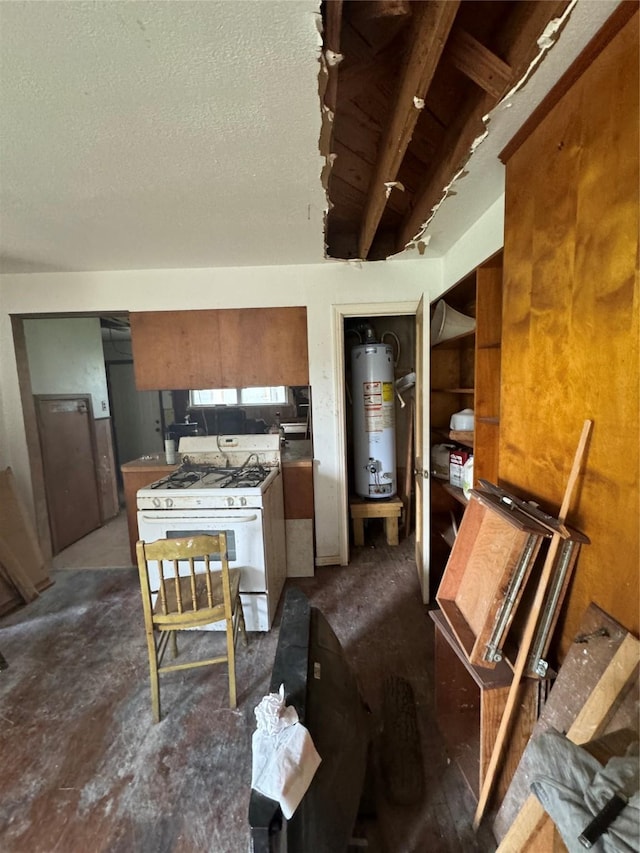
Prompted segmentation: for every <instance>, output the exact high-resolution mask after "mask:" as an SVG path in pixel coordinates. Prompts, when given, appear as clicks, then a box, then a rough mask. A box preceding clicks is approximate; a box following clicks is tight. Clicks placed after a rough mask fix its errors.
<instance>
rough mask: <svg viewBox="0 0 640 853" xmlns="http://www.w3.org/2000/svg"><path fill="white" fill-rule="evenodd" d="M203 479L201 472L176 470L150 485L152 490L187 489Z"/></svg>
mask: <svg viewBox="0 0 640 853" xmlns="http://www.w3.org/2000/svg"><path fill="white" fill-rule="evenodd" d="M203 477H204V473H203V472H197V471H186V470H183V469H182V468H178V470H177V471H172V472H171V474H168V475H167V476H166V477H163V478H162V479H161V480H158V481H157V482H155V483H152V484H151V486H150V488H152V489H187V488H188V487H189V486H191V485H192V484H193V483H197V482H198V480H201V479H202V478H203Z"/></svg>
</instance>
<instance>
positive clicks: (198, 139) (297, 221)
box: [0, 0, 326, 272]
mask: <svg viewBox="0 0 640 853" xmlns="http://www.w3.org/2000/svg"><path fill="white" fill-rule="evenodd" d="M318 21H319V3H317V2H312V1H310V0H285V2H270V0H269V2H114V0H109V2H97V3H93V2H68V0H65V2H44V3H43V2H32V0H28V2H6V0H3V2H1V3H0V33H1V35H0V39H1V42H0V50H1V63H2V65H1V68H0V71H1V73H0V114H1V116H2V119H1V127H0V169H1V172H0V192H1V196H0V214H1V220H0V226H1V233H2V237H1V240H2V243H1V250H2V256H3V260H2V267H1V269H2V270H3V271H5V272H6V271H11V270H15V271H21V270H23V269H33V268H38V269H63V270H87V269H88V270H96V269H111V268H119V269H136V268H167V267H176V268H180V267H209V266H225V265H243V264H278V263H283V262H284V263H304V262H307V263H309V262H314V261H321V260H322V258H323V254H324V242H323V217H324V210H325V206H326V200H325V194H324V190H323V189H322V184H321V181H320V173H321V169H322V160H321V158H320V154H319V150H318V138H319V134H320V123H321V115H320V106H319V100H318V71H319V64H318V53H319V48H320V37H319V33H318Z"/></svg>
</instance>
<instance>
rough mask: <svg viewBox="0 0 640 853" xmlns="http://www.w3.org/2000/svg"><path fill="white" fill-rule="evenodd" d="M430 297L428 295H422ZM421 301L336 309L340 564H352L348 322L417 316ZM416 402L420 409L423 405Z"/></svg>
mask: <svg viewBox="0 0 640 853" xmlns="http://www.w3.org/2000/svg"><path fill="white" fill-rule="evenodd" d="M422 296H424V297H425V298H428V294H427V293H425V294H422ZM419 304H420V298H418V299H412V300H408V301H403V302H355V303H349V304H344V305H334V306H333V324H332V334H333V356H334V369H335V376H334V384H335V389H336V412H337V416H338V435H337V456H338V466H337V467H338V491H339V493H340V497H341V503H342V512H341V513H340V514H339V516H338V524H339V529H338V542H339V549H340V552H339V556H340V565H342V566H346V565H348V563H349V522H350V518H349V488H348V483H349V478H348V472H347V430H346V424H347V412H346V407H345V396H346V387H345V386H346V382H345V370H346V366H345V361H344V321H345V320H346V319H348V318H350V317H399V316H413V317H415V315H416V312H417V310H418V306H419ZM422 402H423V401H422V400H416V407H417V406H421V405H422Z"/></svg>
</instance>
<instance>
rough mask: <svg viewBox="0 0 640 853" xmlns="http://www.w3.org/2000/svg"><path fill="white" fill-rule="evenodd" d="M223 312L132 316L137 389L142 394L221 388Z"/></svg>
mask: <svg viewBox="0 0 640 853" xmlns="http://www.w3.org/2000/svg"><path fill="white" fill-rule="evenodd" d="M220 313H221V312H220V311H145V312H141V313H135V314H130V322H131V346H132V352H133V370H134V376H135V380H136V387H137V388H138V390H140V391H163V390H169V389H173V388H179V389H183V388H184V389H197V388H220V387H221V384H222V371H221V365H220V333H219V315H220Z"/></svg>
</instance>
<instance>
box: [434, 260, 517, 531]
mask: <svg viewBox="0 0 640 853" xmlns="http://www.w3.org/2000/svg"><path fill="white" fill-rule="evenodd" d="M439 298H441V299H444V301H445V302H446V303H447V305H449V306H450V307H451V308H454V309H455V310H456V311H460V312H461V313H463V314H466V315H467V316H470V317H475V320H476V324H475V329H474V330H472V331H471V332H466V333H465V334H464V335H460V336H459V337H455V338H450V339H448V340H445V341H442V342H441V343H439V344H436V345H435V346H433V347H432V348H431V393H430V407H431V412H430V417H431V439H432V444H437V443H442V442H444V443H447V442H455V443H457V444H460V445H463V446H464V447H468V448H470V449H471V450H473V462H474V485H476V486H477V484H478V480H479V479H484V480H489V481H490V482H497V479H498V439H499V429H500V367H501V365H500V360H501V331H502V254H501V253H500V254H498V255H496V256H495V257H493V258H491V259H490V260H488V261H487V262H486V263H485V264H482V266H480V267H478V269H476V270H474V272H473V273H472V274H471V275H469V276H467V277H466V278H465V279H463V280H462V281H461V282H459V283H458V284H457V285H455V287H453V288H451V290H449V291H448V292H447V293H445V294H443V295H442V296H441V297H439ZM466 408H469V409H473V410H474V413H475V423H474V430H473V431H466V430H465V431H462V430H452V429H450V421H451V415H452V414H453V413H454V412H457V411H459V410H460V409H466ZM466 504H467V499H466V498H465V496H464V494H463V492H462V489H459V488H456V487H454V486H450V485H449V484H448V483H446V482H445V481H443V480H438V479H435V478H433V477H432V479H431V507H432V510H431V515H432V522H433V524H432V530H433V531H434V536H439V535H442V536H443V538H444V539H445V541H446V542H447V544H448V545H449V546H450V545H451V536H450V529H451V521H450V516H451V514H452V513H453V516H454V517H455V520H456V524H459V523H460V521H461V517H462V513H463V512H464V507H465V506H466ZM443 531H444V534H443Z"/></svg>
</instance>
